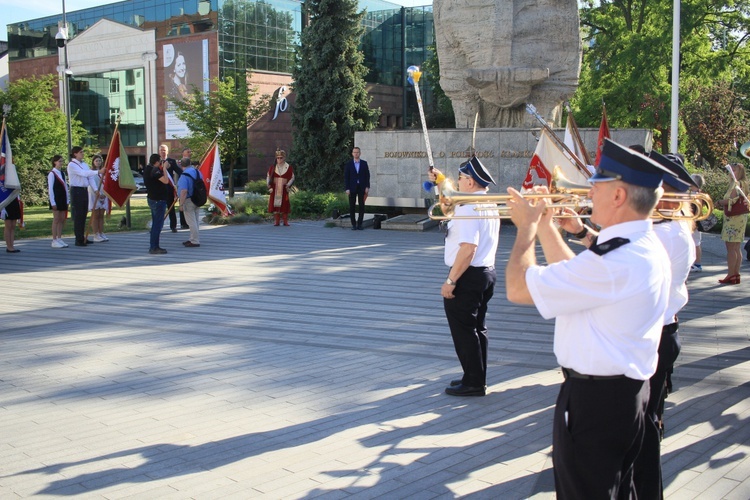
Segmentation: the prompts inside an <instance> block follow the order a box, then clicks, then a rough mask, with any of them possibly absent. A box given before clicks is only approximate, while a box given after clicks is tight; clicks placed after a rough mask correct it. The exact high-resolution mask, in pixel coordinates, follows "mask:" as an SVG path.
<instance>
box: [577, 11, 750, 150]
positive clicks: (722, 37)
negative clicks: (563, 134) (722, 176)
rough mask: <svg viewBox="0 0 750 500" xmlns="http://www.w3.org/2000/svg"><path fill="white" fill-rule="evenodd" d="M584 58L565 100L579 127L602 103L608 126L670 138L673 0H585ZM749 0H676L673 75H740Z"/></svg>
mask: <svg viewBox="0 0 750 500" xmlns="http://www.w3.org/2000/svg"><path fill="white" fill-rule="evenodd" d="M581 5H582V7H581V11H580V13H581V27H582V31H583V38H584V47H585V49H584V59H583V67H582V71H581V78H580V85H579V88H578V91H577V92H576V95H575V97H574V99H572V105H573V108H574V110H575V113H576V119H577V121H578V123H579V125H581V126H591V127H595V126H597V125H598V123H599V120H600V119H601V102H602V100H603V101H604V102H606V104H607V115H608V118H609V121H610V125H611V126H613V127H643V128H649V129H653V130H654V139H655V142H656V144H655V147H658V148H660V149H661V150H662V151H664V150H665V149H666V148H667V146H668V144H669V137H668V133H669V125H670V109H669V108H670V99H671V92H672V88H671V69H672V50H671V47H672V14H673V13H672V2H668V1H663V0H584V1H582V2H581ZM749 13H750V0H733V1H731V2H726V1H723V0H722V1H719V0H682V1H681V23H680V54H681V60H680V77H681V79H682V80H686V79H690V78H697V79H700V80H703V81H710V80H722V79H731V80H734V81H747V79H748V76H750V75H749V74H748V73H749V72H750V69H749V68H750V47H748V44H747V38H748V32H750V20H749V19H750V17H749V15H748V14H749Z"/></svg>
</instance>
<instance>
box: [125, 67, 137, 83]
mask: <svg viewBox="0 0 750 500" xmlns="http://www.w3.org/2000/svg"><path fill="white" fill-rule="evenodd" d="M125 85H128V86H130V85H135V72H134V71H133V70H132V69H128V70H125Z"/></svg>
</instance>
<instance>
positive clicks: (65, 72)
mask: <svg viewBox="0 0 750 500" xmlns="http://www.w3.org/2000/svg"><path fill="white" fill-rule="evenodd" d="M62 9H63V10H62V14H63V17H62V26H60V29H59V30H58V32H57V35H55V43H56V44H57V47H58V48H61V49H63V59H64V63H63V66H62V69H61V71H60V72H61V73H62V78H63V96H60V98H61V99H63V98H64V99H65V118H66V120H67V125H68V154H70V150H71V149H73V133H72V130H71V126H70V75H71V71H70V68H69V67H68V20H67V18H66V15H65V0H62ZM58 70H60V68H58Z"/></svg>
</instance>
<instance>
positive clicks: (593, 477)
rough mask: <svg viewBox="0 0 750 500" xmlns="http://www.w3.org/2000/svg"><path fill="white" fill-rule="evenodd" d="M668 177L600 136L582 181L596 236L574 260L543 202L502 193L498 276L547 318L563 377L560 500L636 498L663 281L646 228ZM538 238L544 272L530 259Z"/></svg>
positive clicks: (666, 271) (557, 419)
mask: <svg viewBox="0 0 750 500" xmlns="http://www.w3.org/2000/svg"><path fill="white" fill-rule="evenodd" d="M665 174H670V173H669V172H668V171H667V170H666V169H664V168H663V167H661V166H660V165H659V164H658V163H656V162H654V161H653V160H650V159H649V158H647V157H645V156H644V155H641V154H639V153H637V152H635V151H631V150H628V149H627V148H624V147H622V146H620V145H618V144H616V143H614V142H612V141H609V140H607V141H605V143H604V147H603V150H602V159H601V162H600V164H599V167H598V168H597V172H596V174H595V175H594V176H593V177H591V178H590V179H589V182H590V183H591V190H590V193H589V197H590V198H591V201H592V205H593V207H592V214H591V221H592V222H593V223H595V224H597V225H598V226H600V227H601V232H600V233H599V235H598V238H597V240H596V241H595V242H594V243H593V244H592V245H591V246H590V247H589V249H588V250H586V251H583V252H581V253H580V254H578V255H576V254H574V252H573V251H572V250H571V249H570V248H569V247H568V246H567V245H566V244H565V242H564V240H563V239H562V237H561V236H560V233H559V232H558V231H557V229H556V228H555V226H554V224H553V222H552V219H553V213H552V210H546V202H545V201H544V200H539V201H538V202H536V203H534V202H533V201H532V200H528V199H524V198H523V196H522V195H521V194H520V193H519V192H518V191H516V190H515V189H513V188H508V193H509V194H510V195H511V198H510V200H509V201H508V205H509V208H510V211H511V220H512V221H513V223H514V224H515V225H516V228H517V236H516V241H515V243H514V245H513V249H512V250H511V254H510V257H509V259H508V264H507V269H506V275H505V277H506V293H507V296H508V300H510V301H511V302H514V303H519V304H528V305H534V306H536V308H537V310H538V311H539V312H540V314H541V315H542V316H543V317H544V318H547V319H549V318H555V338H554V352H555V356H556V357H557V361H558V363H559V364H560V366H561V367H562V371H563V375H564V377H565V380H564V381H563V384H562V386H561V388H560V393H559V395H558V399H557V403H556V408H555V416H554V423H553V438H552V442H553V449H552V459H553V464H554V473H555V489H556V492H557V498H559V499H563V500H564V499H578V498H625V497H634V496H635V485H634V483H633V462H634V461H635V458H636V456H637V454H638V452H639V449H640V446H641V442H642V440H643V435H644V428H645V415H644V414H645V410H646V404H647V402H648V397H649V382H648V380H649V378H650V377H651V376H652V375H653V374H654V372H655V370H656V365H657V347H658V345H659V339H660V337H661V330H662V326H663V319H664V315H665V311H666V309H667V302H668V299H669V283H670V279H671V270H670V262H669V257H668V256H667V253H666V250H665V249H664V246H663V245H662V244H661V242H660V241H659V239H658V238H657V236H656V234H655V233H654V231H653V228H652V223H651V221H650V217H651V215H652V212H653V210H654V208H655V206H656V204H657V202H658V201H659V198H660V196H661V194H662V192H663V190H662V188H661V184H662V178H663V176H664V175H665ZM670 175H671V174H670ZM537 238H538V239H539V241H540V243H541V245H542V249H543V251H544V255H545V258H546V260H547V265H545V266H542V265H538V264H537V262H536V253H535V241H536V239H537Z"/></svg>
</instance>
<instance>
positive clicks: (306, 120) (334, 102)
mask: <svg viewBox="0 0 750 500" xmlns="http://www.w3.org/2000/svg"><path fill="white" fill-rule="evenodd" d="M305 6H306V9H307V14H308V15H309V17H310V25H309V26H307V27H305V28H304V29H303V31H302V35H301V46H300V47H298V49H297V64H296V65H295V67H294V70H293V71H292V77H293V78H294V84H293V88H294V91H295V92H296V101H295V105H294V108H293V109H292V131H293V132H292V133H293V139H294V142H293V144H292V149H291V154H290V155H289V157H290V158H289V159H290V162H292V163H293V165H294V166H295V168H296V178H297V179H298V182H299V184H300V185H301V186H302V187H304V188H306V189H309V190H312V191H316V192H324V191H340V190H341V185H342V182H343V181H342V166H343V164H344V162H346V161H347V160H348V159H349V152H350V151H351V147H352V145H353V141H354V132H355V131H357V130H371V129H372V128H374V127H375V123H376V119H377V116H378V115H379V114H380V111H379V110H373V109H370V107H369V105H370V101H371V97H370V96H369V95H368V94H367V90H366V89H365V80H364V77H365V74H366V73H367V68H366V67H365V66H364V65H363V64H362V61H363V55H362V52H361V51H360V50H359V48H358V44H359V39H360V37H361V36H362V33H363V28H362V24H361V22H362V18H363V16H364V13H359V14H358V13H357V10H356V9H357V2H356V0H310V1H309V2H305Z"/></svg>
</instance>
